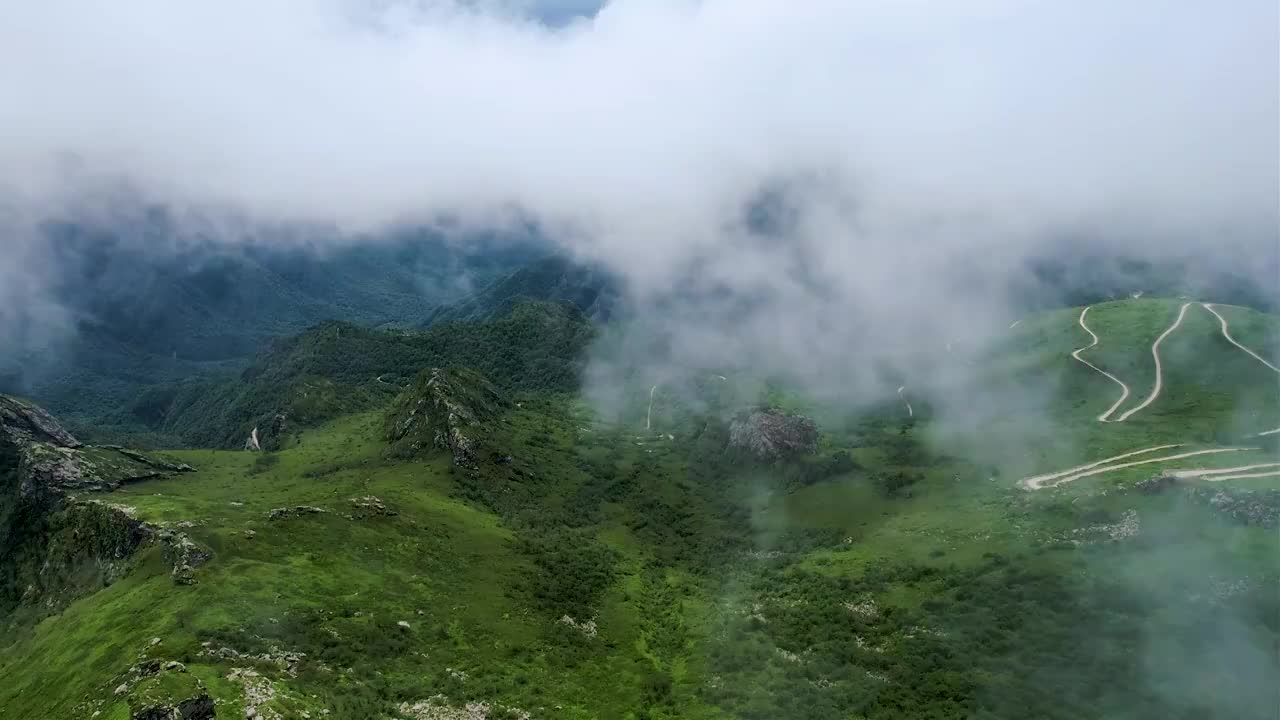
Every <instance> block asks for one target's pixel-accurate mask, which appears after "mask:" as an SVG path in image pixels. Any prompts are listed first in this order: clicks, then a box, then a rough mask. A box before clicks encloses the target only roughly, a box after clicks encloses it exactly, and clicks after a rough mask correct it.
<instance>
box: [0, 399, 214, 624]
mask: <svg viewBox="0 0 1280 720" xmlns="http://www.w3.org/2000/svg"><path fill="white" fill-rule="evenodd" d="M188 470H191V468H190V467H189V466H187V465H183V464H181V463H172V462H168V461H165V460H161V459H158V458H154V457H152V456H150V455H147V454H144V453H139V452H136V451H133V450H126V449H124V448H119V447H113V446H108V447H90V446H85V445H83V444H82V443H80V442H79V441H78V440H77V439H76V438H75V437H74V436H72V435H71V434H70V433H68V432H67V431H66V430H65V429H63V428H62V427H61V426H60V425H59V424H58V422H57V421H56V420H55V419H54V418H53V417H52V416H51V415H49V414H48V413H47V412H45V411H44V410H42V409H40V408H38V407H36V406H34V405H31V404H30V403H26V402H23V401H20V400H16V399H15V398H11V397H8V396H4V395H0V613H3V612H4V611H5V610H6V609H8V608H10V607H12V606H15V605H18V604H22V605H39V606H41V607H44V608H45V609H47V610H50V611H53V610H57V609H59V608H61V607H63V606H65V605H66V604H67V603H69V602H71V601H72V600H74V599H75V598H76V597H78V596H80V595H82V594H84V593H86V592H89V591H91V590H93V589H96V588H97V587H101V586H102V585H104V584H109V583H111V582H114V581H115V580H116V579H118V578H119V577H120V576H121V575H123V574H124V573H125V572H126V571H127V570H128V569H129V568H130V567H131V565H132V563H131V559H132V557H133V556H134V555H135V554H136V553H137V552H138V551H139V550H140V549H141V548H142V547H144V546H147V545H149V544H152V543H162V544H163V545H164V547H165V548H166V553H167V554H170V555H171V559H173V561H174V568H175V579H178V578H180V577H182V578H186V579H187V580H189V581H194V578H193V577H192V576H191V574H190V571H191V569H192V568H194V567H196V566H198V565H199V563H200V562H202V561H203V560H202V559H201V557H202V556H203V559H207V556H208V551H207V550H203V549H202V548H199V546H198V545H196V544H195V543H194V542H192V541H191V540H190V539H189V538H187V537H186V536H185V535H183V534H181V533H176V532H173V531H168V530H160V529H159V528H157V527H154V526H152V525H148V524H147V523H144V522H142V521H140V520H138V519H136V518H134V517H133V516H132V511H131V509H130V508H126V507H123V506H120V505H116V504H112V503H110V502H106V501H104V500H103V499H102V496H101V495H99V494H98V493H103V492H108V491H110V490H113V489H115V488H117V487H119V486H120V485H121V484H123V483H126V482H130V481H132V480H139V479H144V478H151V477H158V476H164V475H169V474H172V473H176V472H184V471H188ZM88 495H95V496H94V497H88Z"/></svg>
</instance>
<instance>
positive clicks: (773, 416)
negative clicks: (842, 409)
mask: <svg viewBox="0 0 1280 720" xmlns="http://www.w3.org/2000/svg"><path fill="white" fill-rule="evenodd" d="M729 447H730V448H731V449H734V450H738V451H740V452H746V453H749V454H751V455H753V456H755V457H756V458H757V459H759V460H779V459H784V458H790V457H795V456H798V455H805V454H808V453H812V452H813V451H815V450H817V448H818V426H817V425H815V424H814V422H813V420H810V419H809V418H807V417H805V416H804V415H791V414H787V413H784V412H782V411H781V410H777V409H772V408H765V409H759V410H753V411H750V412H746V413H742V414H740V415H738V416H737V417H736V418H734V419H733V422H731V423H730V424H729Z"/></svg>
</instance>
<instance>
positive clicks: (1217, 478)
mask: <svg viewBox="0 0 1280 720" xmlns="http://www.w3.org/2000/svg"><path fill="white" fill-rule="evenodd" d="M1276 476H1280V470H1270V471H1268V472H1257V473H1241V474H1239V475H1216V476H1214V477H1207V478H1205V480H1208V481H1209V482H1221V481H1223V480H1248V479H1249V478H1264V477H1276Z"/></svg>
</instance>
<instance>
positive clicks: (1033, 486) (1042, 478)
mask: <svg viewBox="0 0 1280 720" xmlns="http://www.w3.org/2000/svg"><path fill="white" fill-rule="evenodd" d="M1176 447H1182V446H1181V445H1157V446H1155V447H1149V448H1143V449H1141V450H1134V451H1132V452H1127V453H1124V454H1123V455H1115V456H1112V457H1109V458H1103V459H1102V460H1096V461H1094V462H1091V463H1089V464H1088V465H1079V466H1076V467H1073V468H1070V469H1067V470H1060V471H1058V472H1056V473H1050V474H1048V475H1036V476H1035V477H1029V478H1027V479H1025V480H1022V481H1021V482H1019V483H1018V484H1019V485H1021V486H1022V487H1024V488H1027V489H1028V490H1039V489H1040V488H1042V487H1044V484H1045V482H1047V481H1049V480H1054V479H1057V478H1060V477H1063V476H1066V475H1070V474H1072V473H1076V472H1083V471H1085V470H1091V469H1093V468H1096V467H1098V466H1099V465H1106V464H1107V463H1109V462H1113V461H1115V460H1123V459H1125V458H1128V457H1133V456H1134V455H1142V454H1144V453H1149V452H1155V451H1157V450H1168V449H1169V448H1176Z"/></svg>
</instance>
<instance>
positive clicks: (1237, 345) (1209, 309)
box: [1200, 303, 1280, 432]
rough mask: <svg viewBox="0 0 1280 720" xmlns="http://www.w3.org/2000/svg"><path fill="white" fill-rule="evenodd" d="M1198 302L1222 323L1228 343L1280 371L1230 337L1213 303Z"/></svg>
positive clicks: (1224, 322)
mask: <svg viewBox="0 0 1280 720" xmlns="http://www.w3.org/2000/svg"><path fill="white" fill-rule="evenodd" d="M1200 304H1201V305H1203V306H1204V309H1205V310H1208V311H1209V312H1211V313H1213V316H1214V317H1216V318H1218V322H1219V323H1220V324H1221V325H1222V337H1224V338H1226V339H1227V342H1229V343H1231V344H1232V345H1235V346H1236V347H1238V348H1240V349H1241V350H1243V351H1245V352H1247V353H1249V354H1250V355H1252V356H1253V358H1254V359H1255V360H1257V361H1258V362H1260V363H1262V364H1263V365H1266V366H1267V367H1269V368H1271V369H1272V370H1275V371H1276V372H1278V373H1280V368H1278V367H1276V366H1275V365H1272V364H1271V363H1269V362H1267V361H1266V360H1265V359H1263V357H1262V356H1261V355H1259V354H1258V353H1256V352H1254V351H1252V350H1250V349H1249V348H1247V347H1245V346H1243V345H1241V344H1240V343H1238V342H1236V339H1235V338H1233V337H1231V332H1230V329H1229V327H1228V325H1227V319H1226V318H1224V317H1222V316H1221V315H1219V314H1218V311H1217V310H1214V309H1213V303H1200ZM1273 432H1274V431H1273Z"/></svg>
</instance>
